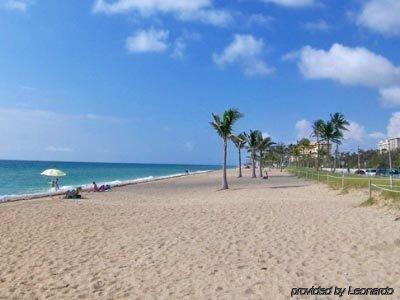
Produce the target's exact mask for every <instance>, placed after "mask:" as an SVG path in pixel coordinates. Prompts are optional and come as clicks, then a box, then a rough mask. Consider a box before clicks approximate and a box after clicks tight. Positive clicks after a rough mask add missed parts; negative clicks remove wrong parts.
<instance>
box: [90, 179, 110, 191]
mask: <svg viewBox="0 0 400 300" xmlns="http://www.w3.org/2000/svg"><path fill="white" fill-rule="evenodd" d="M110 189H111V186H110V185H109V184H106V185H104V184H103V185H101V186H100V187H98V186H97V184H96V182H94V181H93V191H94V192H105V191H108V190H110Z"/></svg>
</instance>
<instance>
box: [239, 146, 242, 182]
mask: <svg viewBox="0 0 400 300" xmlns="http://www.w3.org/2000/svg"><path fill="white" fill-rule="evenodd" d="M240 177H242V153H241V151H240V148H239V176H238V178H240Z"/></svg>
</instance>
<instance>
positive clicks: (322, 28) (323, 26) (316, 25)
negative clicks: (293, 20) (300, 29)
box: [304, 20, 331, 32]
mask: <svg viewBox="0 0 400 300" xmlns="http://www.w3.org/2000/svg"><path fill="white" fill-rule="evenodd" d="M304 28H305V29H307V30H308V31H311V32H316V31H319V32H327V31H329V30H331V26H330V25H329V24H328V23H327V22H326V21H325V20H317V21H314V22H307V23H305V24H304Z"/></svg>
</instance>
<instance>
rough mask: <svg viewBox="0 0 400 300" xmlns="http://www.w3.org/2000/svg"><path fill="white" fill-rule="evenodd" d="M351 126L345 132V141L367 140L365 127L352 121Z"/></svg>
mask: <svg viewBox="0 0 400 300" xmlns="http://www.w3.org/2000/svg"><path fill="white" fill-rule="evenodd" d="M349 123H350V125H348V126H347V131H344V133H343V135H344V136H343V137H344V139H345V140H354V141H362V140H363V139H364V138H365V128H364V126H362V125H360V124H358V123H356V122H353V121H350V122H349Z"/></svg>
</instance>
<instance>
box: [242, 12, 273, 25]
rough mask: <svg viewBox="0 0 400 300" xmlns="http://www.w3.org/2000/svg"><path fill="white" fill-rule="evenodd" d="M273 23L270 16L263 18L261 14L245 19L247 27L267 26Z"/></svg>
mask: <svg viewBox="0 0 400 300" xmlns="http://www.w3.org/2000/svg"><path fill="white" fill-rule="evenodd" d="M273 21H274V18H273V17H271V16H265V15H262V14H252V15H250V16H249V17H248V18H247V25H248V26H252V25H259V26H269V25H270V24H271V23H272V22H273Z"/></svg>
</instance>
